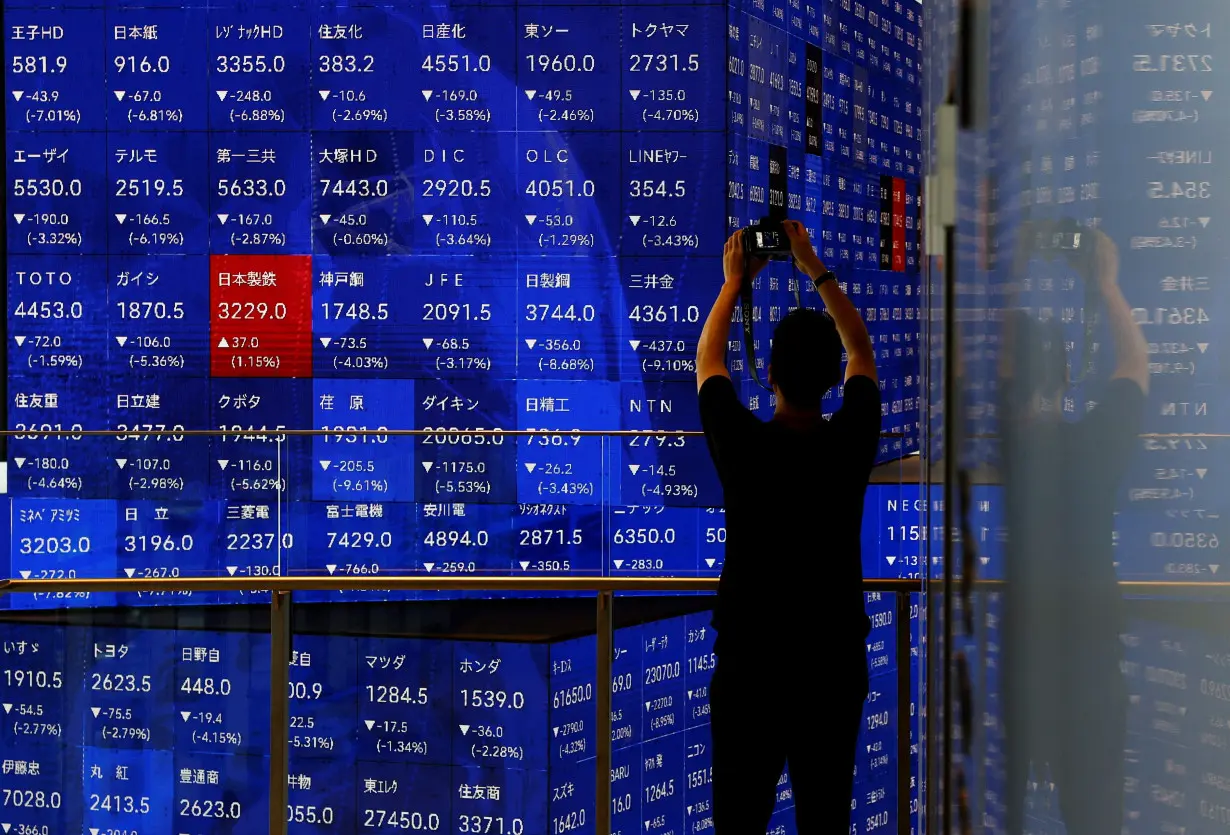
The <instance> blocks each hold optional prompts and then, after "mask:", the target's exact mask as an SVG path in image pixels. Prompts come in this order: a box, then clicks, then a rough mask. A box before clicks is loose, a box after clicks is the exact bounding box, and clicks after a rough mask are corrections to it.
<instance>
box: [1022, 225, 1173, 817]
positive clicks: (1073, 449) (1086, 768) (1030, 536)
mask: <svg viewBox="0 0 1230 835" xmlns="http://www.w3.org/2000/svg"><path fill="white" fill-rule="evenodd" d="M1084 237H1085V240H1086V244H1087V245H1090V244H1091V245H1093V247H1094V252H1093V257H1092V259H1090V260H1089V262H1088V263H1089V264H1090V268H1089V270H1090V274H1089V275H1085V276H1083V278H1084V279H1085V280H1086V281H1094V282H1096V283H1097V290H1098V292H1099V296H1100V298H1101V299H1102V300H1103V301H1104V304H1105V308H1106V317H1107V319H1108V321H1109V324H1110V329H1111V334H1112V338H1113V341H1114V346H1115V355H1116V360H1117V364H1116V366H1115V370H1114V372H1113V373H1112V374H1111V378H1110V381H1109V382H1108V383H1107V385H1106V386H1105V389H1104V390H1103V391H1102V392H1101V398H1100V399H1099V401H1098V403H1097V405H1096V406H1095V407H1094V408H1093V409H1092V410H1091V411H1089V412H1088V413H1086V414H1084V415H1083V416H1081V418H1080V419H1079V420H1077V421H1075V422H1071V423H1067V422H1064V421H1063V420H1062V410H1061V404H1062V398H1063V395H1064V390H1065V388H1066V387H1067V384H1068V374H1067V365H1066V360H1065V353H1064V346H1063V341H1062V340H1063V337H1062V334H1061V333H1060V332H1059V329H1058V328H1057V327H1056V326H1055V325H1054V324H1053V323H1050V324H1043V323H1039V322H1037V321H1036V320H1034V319H1031V318H1029V317H1027V316H1025V315H1023V314H1021V313H1015V314H1012V315H1010V316H1009V317H1008V320H1007V323H1006V327H1005V352H1004V365H1003V372H1004V383H1005V385H1004V393H1005V403H1004V407H1005V408H1004V412H1003V416H1004V422H1003V433H1004V486H1005V494H1006V498H1007V504H1008V514H1009V533H1010V536H1009V543H1008V562H1007V566H1006V580H1007V586H1006V594H1005V601H1004V662H1005V663H1004V682H1003V698H1004V711H1005V722H1004V724H1005V735H1006V736H1005V748H1006V753H1007V758H1008V763H1007V765H1008V768H1007V785H1006V787H1005V788H1006V791H1007V798H1006V800H1007V809H1008V820H1007V832H1008V833H1009V835H1019V834H1020V833H1021V832H1023V831H1024V815H1025V811H1024V809H1025V788H1026V782H1027V780H1028V773H1029V766H1030V763H1031V762H1032V763H1033V766H1034V769H1035V771H1036V775H1037V779H1038V780H1039V782H1042V781H1043V780H1044V779H1045V777H1044V775H1045V774H1046V773H1047V770H1048V767H1049V774H1050V779H1051V781H1053V782H1054V784H1055V786H1056V789H1057V790H1058V792H1059V802H1060V809H1061V811H1062V814H1063V817H1064V820H1065V822H1066V824H1067V829H1068V832H1071V833H1080V835H1119V834H1120V828H1121V825H1122V818H1123V751H1124V742H1125V740H1124V735H1125V728H1126V710H1127V703H1126V699H1127V697H1126V689H1125V685H1124V682H1123V678H1122V674H1121V672H1120V669H1119V661H1120V642H1119V633H1120V631H1121V619H1120V613H1119V607H1120V600H1121V598H1120V594H1119V589H1118V584H1117V578H1116V574H1115V568H1114V554H1113V543H1112V535H1113V527H1114V512H1115V499H1116V494H1117V492H1118V486H1119V481H1120V478H1121V477H1122V475H1123V472H1124V470H1125V469H1126V465H1127V463H1128V461H1129V459H1130V457H1131V454H1132V451H1133V446H1134V443H1135V440H1136V437H1137V435H1138V432H1139V426H1140V418H1141V414H1142V411H1143V407H1144V400H1145V394H1146V392H1147V391H1148V384H1149V368H1148V347H1147V345H1146V343H1145V340H1144V336H1143V335H1142V333H1141V331H1140V328H1139V327H1137V326H1136V324H1135V323H1134V322H1133V320H1132V314H1131V309H1130V308H1129V307H1128V304H1127V301H1126V300H1125V299H1124V297H1123V293H1122V292H1121V291H1120V289H1119V286H1118V283H1117V279H1118V272H1119V265H1118V254H1117V252H1116V250H1115V246H1114V244H1113V243H1112V242H1111V241H1110V239H1109V238H1107V237H1106V236H1105V235H1103V234H1101V233H1100V232H1094V233H1088V232H1086V233H1084ZM1088 313H1090V311H1087V314H1088Z"/></svg>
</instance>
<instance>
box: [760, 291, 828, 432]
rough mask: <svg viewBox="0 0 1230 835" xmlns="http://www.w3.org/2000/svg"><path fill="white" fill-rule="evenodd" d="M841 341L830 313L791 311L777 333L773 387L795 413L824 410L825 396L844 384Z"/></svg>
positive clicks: (771, 372) (771, 358)
mask: <svg viewBox="0 0 1230 835" xmlns="http://www.w3.org/2000/svg"><path fill="white" fill-rule="evenodd" d="M841 353H842V347H841V337H840V336H839V335H838V333H837V326H836V325H835V324H834V323H833V320H832V318H831V317H830V316H829V315H828V314H827V313H822V312H820V311H818V310H812V309H810V308H806V307H800V308H796V309H795V310H792V311H790V312H789V313H787V314H786V315H785V317H783V318H782V320H781V321H780V322H778V323H777V329H776V330H774V331H773V349H772V351H771V352H770V354H769V383H770V384H771V385H772V386H773V390H774V391H775V392H776V393H777V396H778V398H779V399H781V400H784V401H786V403H787V404H789V405H790V406H792V407H794V408H795V409H801V410H805V411H813V410H817V409H819V408H820V400H821V398H822V397H824V394H825V392H827V391H828V390H829V389H831V388H832V387H833V386H835V385H837V383H839V382H840V381H841Z"/></svg>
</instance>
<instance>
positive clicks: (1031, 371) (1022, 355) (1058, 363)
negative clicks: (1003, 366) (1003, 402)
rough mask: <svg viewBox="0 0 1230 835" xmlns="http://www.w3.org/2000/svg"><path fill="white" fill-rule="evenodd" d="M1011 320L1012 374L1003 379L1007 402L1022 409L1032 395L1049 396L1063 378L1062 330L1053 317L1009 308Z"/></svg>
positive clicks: (1065, 364)
mask: <svg viewBox="0 0 1230 835" xmlns="http://www.w3.org/2000/svg"><path fill="white" fill-rule="evenodd" d="M1009 317H1010V319H1011V325H1012V329H1011V333H1012V337H1013V338H1012V342H1011V344H1010V345H1009V346H1008V349H1009V350H1010V351H1011V352H1012V363H1011V364H1012V372H1013V373H1012V377H1011V379H1010V380H1008V381H1007V384H1008V390H1007V392H1006V395H1007V396H1008V402H1009V404H1010V406H1012V407H1015V408H1017V409H1021V408H1025V407H1027V406H1028V405H1029V403H1030V402H1031V401H1032V400H1033V398H1034V397H1035V396H1036V395H1039V394H1040V395H1043V396H1045V397H1051V396H1053V395H1054V394H1055V392H1057V391H1059V390H1060V389H1062V388H1063V387H1064V385H1065V383H1066V381H1067V374H1068V363H1067V354H1066V351H1065V350H1064V340H1063V330H1062V329H1061V328H1060V326H1059V323H1058V322H1057V321H1055V320H1054V319H1050V320H1047V321H1041V320H1039V319H1035V318H1034V317H1032V316H1030V315H1028V314H1026V313H1024V312H1023V311H1013V312H1012V313H1010V314H1009Z"/></svg>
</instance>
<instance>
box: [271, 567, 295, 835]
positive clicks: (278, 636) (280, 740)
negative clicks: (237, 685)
mask: <svg viewBox="0 0 1230 835" xmlns="http://www.w3.org/2000/svg"><path fill="white" fill-rule="evenodd" d="M290 602H291V598H290V592H285V591H275V592H272V593H271V594H270V601H269V638H270V640H269V643H270V646H271V647H272V651H271V653H270V657H269V835H286V804H287V799H288V790H287V786H286V783H287V781H288V779H289V775H290V762H289V760H290V746H289V741H288V739H289V736H290V643H291V624H290Z"/></svg>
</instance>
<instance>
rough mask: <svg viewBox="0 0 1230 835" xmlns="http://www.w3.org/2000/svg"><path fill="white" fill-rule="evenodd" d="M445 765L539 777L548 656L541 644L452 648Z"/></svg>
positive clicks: (545, 753) (544, 753) (545, 741)
mask: <svg viewBox="0 0 1230 835" xmlns="http://www.w3.org/2000/svg"><path fill="white" fill-rule="evenodd" d="M452 650H453V704H452V722H451V723H450V728H449V730H450V731H451V738H452V744H453V749H452V758H451V759H450V762H452V763H455V764H457V765H459V766H471V767H482V768H498V769H501V770H505V771H506V772H512V771H514V770H515V771H529V772H544V771H546V769H547V764H548V762H549V760H550V751H549V749H548V746H549V745H551V743H552V739H553V738H552V737H550V736H548V734H547V723H548V713H549V711H548V707H547V690H548V678H549V676H548V664H549V660H548V655H549V653H548V650H547V647H546V646H545V645H542V644H513V643H479V642H455V643H453V644H452Z"/></svg>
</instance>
